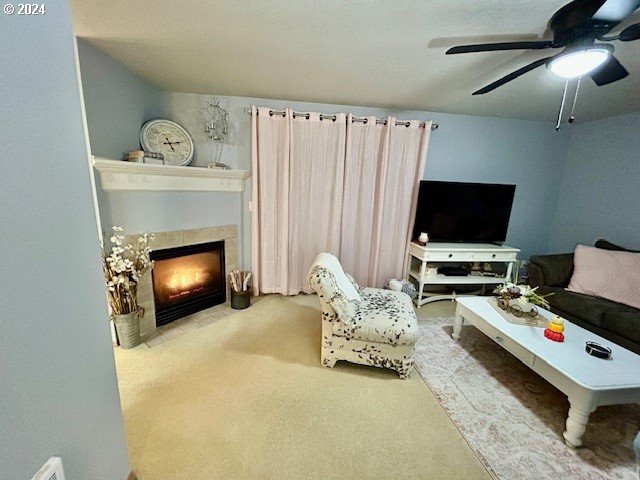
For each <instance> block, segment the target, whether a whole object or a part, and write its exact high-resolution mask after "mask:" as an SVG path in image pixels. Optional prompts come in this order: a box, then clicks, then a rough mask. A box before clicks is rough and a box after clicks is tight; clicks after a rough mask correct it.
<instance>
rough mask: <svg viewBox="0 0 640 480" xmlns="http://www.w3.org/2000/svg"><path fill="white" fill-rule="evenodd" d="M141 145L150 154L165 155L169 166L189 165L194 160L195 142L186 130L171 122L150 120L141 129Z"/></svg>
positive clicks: (165, 161)
mask: <svg viewBox="0 0 640 480" xmlns="http://www.w3.org/2000/svg"><path fill="white" fill-rule="evenodd" d="M140 145H142V148H143V150H146V151H148V152H158V153H163V154H164V163H166V164H167V165H188V164H189V162H191V160H192V159H193V150H194V148H193V140H192V139H191V135H189V132H187V131H186V130H185V129H184V128H182V127H181V126H180V125H178V124H177V123H175V122H172V121H170V120H162V119H158V120H149V121H148V122H147V123H145V124H144V125H143V126H142V128H141V129H140Z"/></svg>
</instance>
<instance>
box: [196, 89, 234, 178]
mask: <svg viewBox="0 0 640 480" xmlns="http://www.w3.org/2000/svg"><path fill="white" fill-rule="evenodd" d="M200 118H201V121H202V124H203V130H204V134H205V136H206V137H207V138H208V139H209V140H210V141H211V142H213V159H212V161H211V162H209V163H207V167H208V168H214V169H215V168H217V167H218V166H223V167H222V169H224V168H225V167H226V165H224V164H221V163H220V156H221V155H222V148H223V144H224V142H225V140H227V138H228V137H229V112H227V110H226V109H224V108H222V107H221V106H220V100H218V98H217V97H215V96H214V97H213V98H212V99H211V100H210V101H208V102H207V104H206V105H205V107H204V108H202V109H201V110H200ZM210 165H211V166H210Z"/></svg>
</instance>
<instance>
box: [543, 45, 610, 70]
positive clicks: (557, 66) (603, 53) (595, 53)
mask: <svg viewBox="0 0 640 480" xmlns="http://www.w3.org/2000/svg"><path fill="white" fill-rule="evenodd" d="M610 55H611V52H610V50H608V49H606V48H598V47H596V48H586V49H583V50H578V51H575V50H574V51H572V52H567V53H562V54H560V55H558V56H557V57H555V58H554V59H553V60H551V62H549V70H551V71H552V72H553V73H555V74H556V75H558V76H559V77H562V78H575V77H579V76H581V75H585V74H587V73H589V72H592V71H593V70H595V69H596V68H598V67H599V66H601V65H602V64H603V63H604V62H606V61H607V60H608V59H609V57H610Z"/></svg>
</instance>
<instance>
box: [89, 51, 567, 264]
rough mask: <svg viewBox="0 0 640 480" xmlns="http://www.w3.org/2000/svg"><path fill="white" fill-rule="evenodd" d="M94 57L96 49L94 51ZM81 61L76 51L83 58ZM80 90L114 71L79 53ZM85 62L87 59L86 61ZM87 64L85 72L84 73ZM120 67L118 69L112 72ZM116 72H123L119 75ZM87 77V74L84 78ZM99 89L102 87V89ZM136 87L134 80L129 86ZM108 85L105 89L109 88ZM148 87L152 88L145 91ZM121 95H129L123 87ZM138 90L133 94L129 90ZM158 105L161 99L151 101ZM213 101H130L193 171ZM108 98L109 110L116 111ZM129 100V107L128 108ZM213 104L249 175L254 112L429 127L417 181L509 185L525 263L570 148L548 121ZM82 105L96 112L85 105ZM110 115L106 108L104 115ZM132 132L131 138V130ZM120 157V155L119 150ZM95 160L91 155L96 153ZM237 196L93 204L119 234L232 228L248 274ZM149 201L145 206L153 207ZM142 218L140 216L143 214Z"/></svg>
mask: <svg viewBox="0 0 640 480" xmlns="http://www.w3.org/2000/svg"><path fill="white" fill-rule="evenodd" d="M94 50H95V49H94ZM81 53H82V52H81ZM84 53H85V55H81V57H80V60H81V63H82V64H83V67H82V71H83V84H84V85H85V88H87V87H86V84H87V83H88V82H89V83H94V82H95V75H93V74H90V73H89V70H90V69H94V68H95V69H99V70H101V71H107V72H108V71H112V70H115V67H113V66H105V65H102V64H103V63H107V64H109V63H116V62H115V61H114V60H112V59H111V58H110V57H108V56H106V55H105V54H103V53H102V52H99V53H98V54H95V52H84ZM85 56H91V58H90V59H89V60H85ZM85 61H86V62H87V65H84V63H85ZM117 65H119V64H117ZM118 68H122V67H121V66H119V67H118ZM85 72H87V73H86V74H85ZM106 81H107V80H105V79H103V80H102V83H105V82H106ZM131 81H132V82H133V83H135V84H136V85H137V84H138V83H139V82H140V81H141V80H139V79H137V78H135V77H134V79H133V80H131ZM107 83H108V82H107ZM90 88H92V90H94V92H95V95H94V96H93V98H92V97H88V96H86V95H85V99H86V101H87V115H88V116H90V117H93V119H92V121H91V122H90V126H91V125H92V126H93V127H91V128H90V136H91V143H92V144H96V145H102V144H105V142H106V143H108V142H110V141H111V139H110V138H109V137H108V133H107V132H108V130H109V129H108V128H102V127H101V126H100V124H102V123H104V124H108V123H109V122H110V121H112V120H111V119H109V118H107V117H108V116H109V115H110V114H108V113H105V112H104V108H103V107H100V106H99V105H97V104H95V103H96V101H95V97H101V94H100V93H99V92H100V91H101V90H107V85H102V86H101V85H97V86H96V85H94V86H92V87H90ZM149 88H152V87H149ZM122 89H123V90H124V91H130V90H131V89H127V88H124V87H123V88H122ZM138 90H139V89H138V88H137V87H136V91H138ZM157 98H159V99H160V100H155V99H157ZM210 98H211V96H208V95H197V94H189V93H174V92H164V93H160V92H155V94H154V95H147V94H142V93H141V94H138V101H139V102H141V103H142V104H145V103H146V102H149V101H159V102H160V103H161V105H159V106H158V105H156V108H157V109H158V111H161V112H163V113H164V114H165V115H166V116H167V118H169V119H171V120H174V121H176V122H178V123H180V124H181V125H183V126H184V127H185V128H186V129H187V130H188V131H189V132H190V133H191V134H192V136H193V138H194V142H195V144H196V155H195V157H194V161H193V165H196V166H204V165H206V163H207V161H210V160H211V159H212V152H213V150H212V146H211V144H210V143H209V142H207V140H206V138H204V136H203V135H202V134H201V133H200V126H199V124H198V110H199V109H201V108H202V107H203V106H204V105H205V102H206V101H207V100H209V99H210ZM119 101H122V99H120V100H119V99H118V97H117V96H114V97H113V98H112V99H111V102H112V103H113V102H115V103H117V102H119ZM127 101H130V99H127ZM221 103H222V105H223V106H224V107H226V108H227V109H228V110H229V112H230V121H231V124H232V128H231V137H230V140H229V143H228V144H227V145H225V147H224V151H223V154H222V158H221V160H222V161H223V162H225V163H227V164H229V165H230V166H232V167H234V168H241V169H247V170H249V169H250V168H251V141H250V139H251V121H250V116H249V115H247V114H246V113H245V112H244V109H245V108H246V107H248V106H250V105H252V104H256V105H261V106H269V107H272V108H277V109H280V108H284V107H291V108H293V109H295V110H299V111H309V110H311V111H320V112H323V113H333V112H353V113H354V114H358V115H376V116H379V117H384V116H387V115H394V116H396V117H398V118H400V119H413V118H415V119H419V120H433V121H436V122H438V123H439V124H440V128H439V129H438V130H437V131H435V132H434V133H433V134H432V136H431V143H430V147H429V152H428V158H427V165H426V169H425V174H424V178H426V179H434V180H452V181H470V182H495V183H515V184H516V185H517V189H516V198H515V202H514V208H513V214H512V217H511V222H510V227H509V231H508V235H507V243H508V244H510V245H513V246H517V247H519V248H521V249H522V251H523V253H522V255H523V257H528V256H529V255H532V254H535V253H546V252H547V247H548V238H549V234H550V229H551V223H552V219H553V212H554V210H555V203H556V200H557V194H558V191H559V182H560V179H559V178H558V175H557V172H558V170H559V169H560V170H561V169H562V166H563V162H564V159H565V157H566V151H567V146H568V132H567V130H568V129H563V130H561V131H560V132H559V133H558V132H556V131H555V130H554V128H553V123H552V122H535V121H525V120H512V119H504V118H492V117H473V116H466V115H453V114H442V113H434V112H423V111H389V110H385V109H378V108H367V107H355V106H348V105H328V104H315V103H306V102H292V101H283V100H268V99H260V98H246V97H221ZM89 104H94V105H91V108H90V105H89ZM111 108H113V106H111ZM131 128H132V129H134V128H135V132H133V133H134V134H135V135H137V132H138V129H139V126H136V125H131ZM118 148H121V147H118ZM94 153H96V154H99V153H100V152H96V151H95V150H94ZM250 183H251V182H250V181H248V182H247V190H246V191H245V193H244V194H243V195H242V196H240V195H238V194H227V193H220V194H216V195H211V194H206V193H205V194H199V193H158V194H156V195H155V196H153V197H152V196H151V195H149V194H147V193H144V192H142V193H113V192H111V193H108V194H102V196H101V203H102V204H103V205H102V206H103V210H104V211H105V212H108V213H104V214H103V217H104V218H105V222H104V223H105V226H108V225H109V224H110V223H116V224H119V225H122V226H124V227H125V228H126V229H127V230H133V231H142V230H155V231H159V230H172V229H181V228H196V227H200V226H212V225H222V224H225V223H234V224H237V225H238V227H239V231H240V232H241V235H242V236H241V239H240V242H239V244H240V252H239V258H240V259H242V264H243V265H244V266H245V267H246V268H249V265H250V252H251V248H250V247H251V238H250V236H251V214H250V212H249V200H250V198H251V185H250ZM152 199H153V200H152ZM143 212H145V213H143Z"/></svg>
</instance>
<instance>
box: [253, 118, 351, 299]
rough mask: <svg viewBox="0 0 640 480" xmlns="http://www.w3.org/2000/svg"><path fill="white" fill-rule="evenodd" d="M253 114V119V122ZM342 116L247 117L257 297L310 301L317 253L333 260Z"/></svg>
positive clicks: (343, 129)
mask: <svg viewBox="0 0 640 480" xmlns="http://www.w3.org/2000/svg"><path fill="white" fill-rule="evenodd" d="M256 113H257V115H256ZM345 135H346V116H345V115H344V114H339V115H336V119H335V120H332V119H324V120H321V119H320V114H318V113H310V114H309V115H308V116H307V117H304V116H303V117H296V118H293V112H292V111H291V110H289V109H287V110H286V111H285V116H284V117H283V116H281V115H270V114H269V109H266V108H258V109H256V111H255V112H254V115H253V134H252V137H253V140H252V141H253V193H252V195H253V205H254V212H253V218H252V225H253V228H252V230H253V238H252V265H253V269H254V275H255V277H256V278H255V280H254V291H255V292H256V293H258V292H261V293H282V294H284V295H294V294H296V293H299V292H301V291H304V292H307V293H310V292H311V288H310V287H309V285H308V283H307V273H308V272H309V267H310V266H311V264H312V263H313V259H314V258H315V257H316V255H317V254H318V253H320V252H332V253H334V254H336V255H337V254H338V252H339V250H340V233H341V232H340V216H341V215H342V187H343V181H344V145H345Z"/></svg>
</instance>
